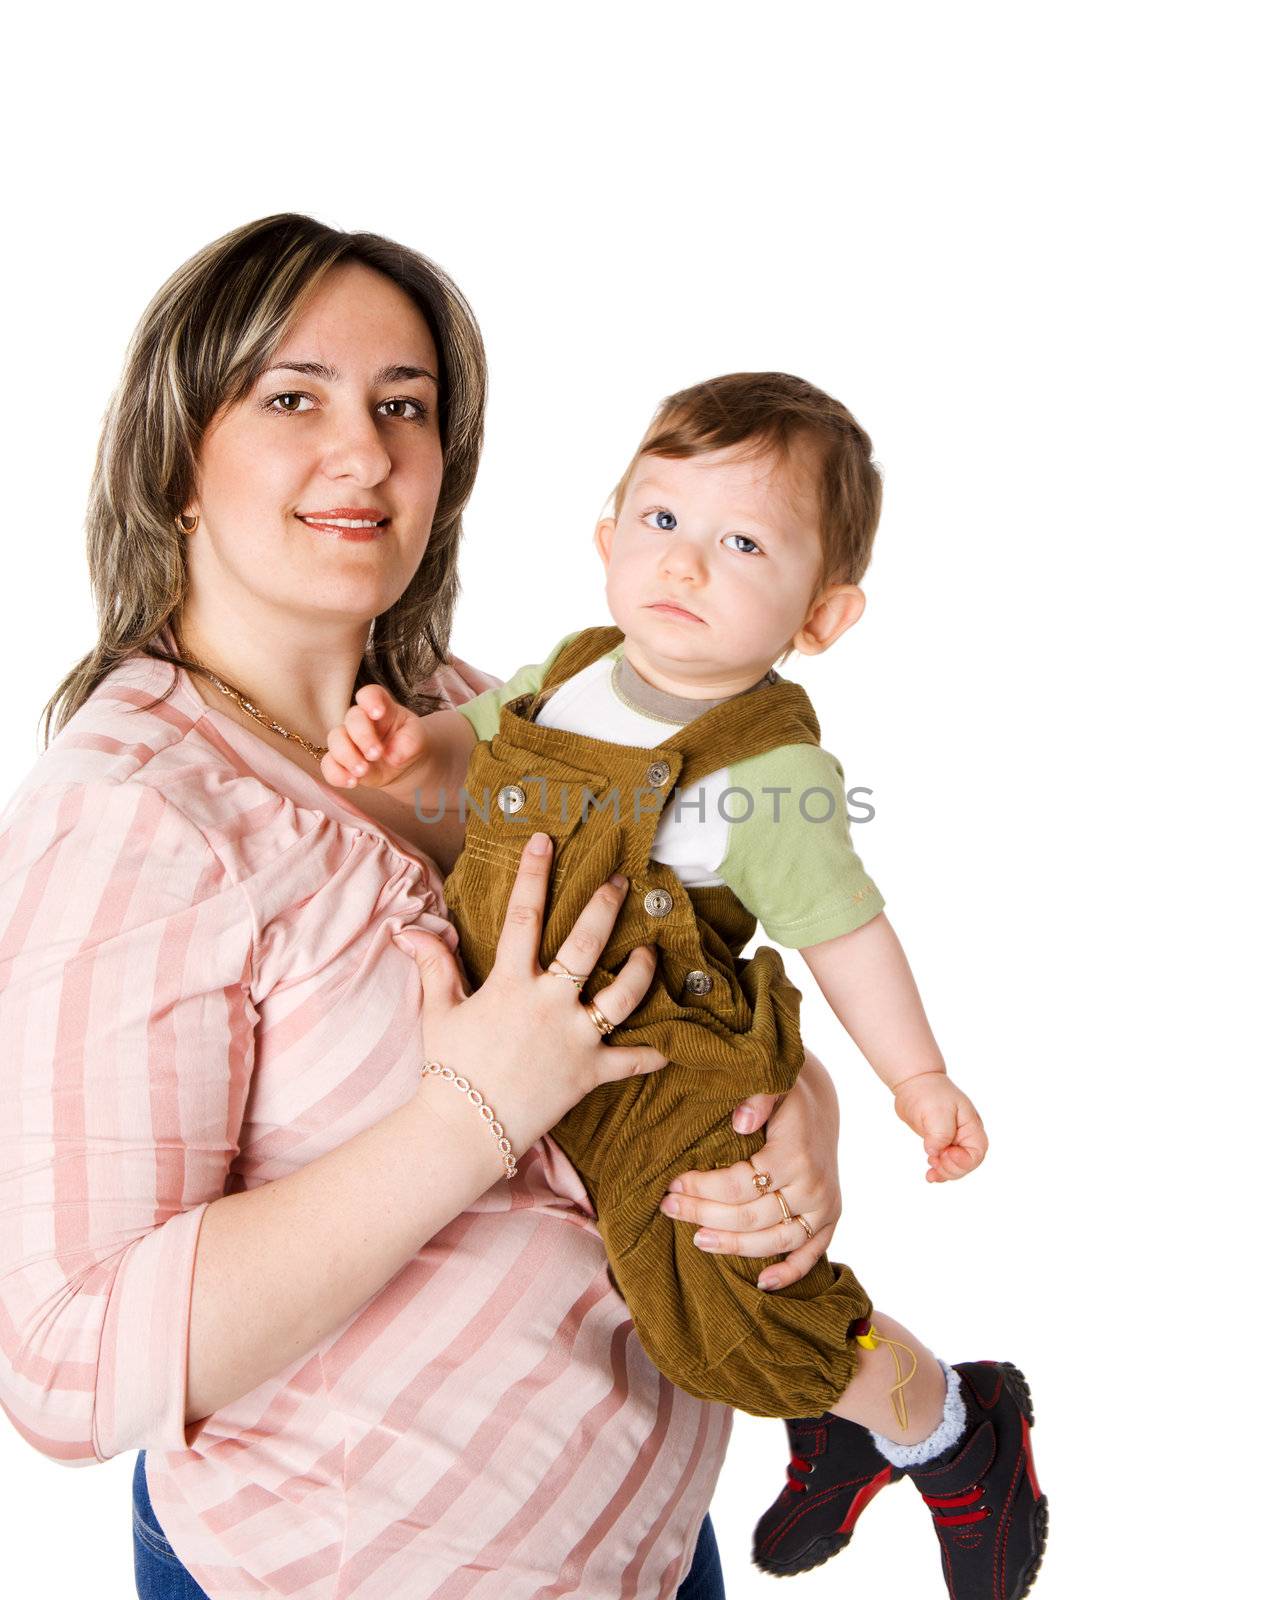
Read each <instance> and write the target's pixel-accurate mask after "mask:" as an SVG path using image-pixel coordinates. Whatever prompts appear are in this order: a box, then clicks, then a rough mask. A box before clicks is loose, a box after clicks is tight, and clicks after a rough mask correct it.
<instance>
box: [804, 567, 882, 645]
mask: <svg viewBox="0 0 1282 1600" xmlns="http://www.w3.org/2000/svg"><path fill="white" fill-rule="evenodd" d="M866 600H867V596H866V595H865V594H864V591H863V590H862V589H861V588H860V587H859V585H858V584H857V583H835V584H833V585H832V587H831V588H828V589H825V590H824V591H823V592H822V594H819V595H817V596H816V597H815V599H814V601H813V602H812V603H811V606H810V610H809V612H808V613H807V615H806V620H805V621H804V622H803V623H802V624H801V626H800V627H799V628H798V629H797V631H796V633H794V634H793V636H792V648H793V649H794V650H800V651H801V653H802V655H803V656H818V655H822V654H823V652H824V651H825V650H827V649H828V647H829V646H830V645H834V644H836V642H837V640H838V639H840V638H841V636H842V634H843V633H845V631H846V629H847V628H853V627H854V625H855V623H856V622H858V621H859V619H860V617H862V616H863V614H864V604H865V601H866Z"/></svg>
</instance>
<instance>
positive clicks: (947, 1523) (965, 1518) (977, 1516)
mask: <svg viewBox="0 0 1282 1600" xmlns="http://www.w3.org/2000/svg"><path fill="white" fill-rule="evenodd" d="M987 1515H988V1511H987V1509H985V1510H983V1511H963V1512H962V1513H961V1515H960V1516H956V1517H941V1516H940V1515H939V1514H938V1512H936V1514H935V1521H936V1522H937V1523H938V1524H939V1526H940V1527H941V1528H955V1527H957V1526H958V1524H959V1523H962V1522H982V1521H983V1520H984V1518H985V1517H986V1516H987Z"/></svg>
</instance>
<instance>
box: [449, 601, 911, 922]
mask: <svg viewBox="0 0 1282 1600" xmlns="http://www.w3.org/2000/svg"><path fill="white" fill-rule="evenodd" d="M578 631H579V630H577V629H576V630H575V632H574V633H569V634H567V635H566V636H565V638H564V639H561V640H559V641H558V642H557V644H556V645H555V646H554V647H553V649H552V651H551V652H550V653H549V655H548V656H547V658H546V660H544V661H542V662H538V663H536V664H532V665H529V666H524V667H521V668H520V669H519V670H518V671H517V672H516V673H514V674H513V676H512V677H511V678H509V679H508V681H507V682H506V683H504V684H501V685H500V686H499V687H498V688H497V689H489V690H486V692H485V693H484V694H480V695H477V697H476V698H475V699H474V700H469V701H467V702H466V703H465V704H463V705H461V706H459V707H458V710H459V711H460V712H461V713H462V715H463V716H464V717H466V718H467V720H468V721H469V722H470V723H471V725H472V728H473V730H474V731H475V733H476V737H477V738H478V739H479V740H484V739H491V738H493V736H494V735H495V734H496V733H497V732H498V727H499V708H500V706H502V705H505V704H506V703H507V702H508V701H509V700H514V699H516V698H517V697H518V696H520V695H523V694H531V693H537V692H538V690H539V689H541V688H542V686H543V680H544V679H545V678H546V676H547V674H548V671H549V669H550V668H551V666H552V663H553V662H554V661H555V660H556V658H557V656H558V655H559V654H560V652H561V650H562V649H563V648H564V646H565V645H567V644H568V643H569V642H570V640H571V639H573V638H575V637H576V636H577V633H578ZM622 656H623V645H622V643H621V642H620V643H619V644H618V645H616V646H615V648H614V649H613V650H611V651H609V652H607V654H606V655H605V656H604V657H603V658H602V661H603V662H605V663H607V664H608V663H612V662H613V663H617V662H618V661H619V660H620V658H621V657H622ZM626 665H627V663H626V662H625V666H626ZM594 670H598V671H599V670H601V669H599V668H598V664H597V663H594V664H593V665H592V666H590V667H588V668H586V669H585V672H584V673H583V674H580V675H576V677H575V678H571V679H570V680H569V683H570V684H575V683H577V681H578V678H579V677H586V675H587V674H588V673H592V672H593V671H594ZM634 683H635V680H634ZM565 687H566V685H562V688H565ZM600 687H601V688H604V685H601V686H600ZM638 687H640V686H639V685H638ZM560 692H561V691H560V690H558V691H557V694H560ZM651 695H652V697H653V702H654V704H655V705H656V706H658V707H660V708H664V709H667V708H670V707H673V706H675V705H677V704H679V702H677V701H676V700H675V697H671V696H665V695H663V694H662V693H661V692H660V691H658V690H651ZM553 700H555V696H554V697H553ZM553 700H550V701H549V708H551V706H552V703H553ZM713 703H715V702H708V705H711V704H713ZM619 715H621V716H622V717H623V718H624V719H625V723H626V719H628V718H629V717H630V718H631V723H630V725H625V726H624V728H623V730H622V732H621V731H620V729H619V728H616V727H613V726H610V727H606V726H601V727H587V726H579V725H578V724H573V726H574V727H575V730H576V731H578V732H581V733H586V734H589V735H592V736H594V737H597V738H603V739H609V740H610V741H611V742H613V743H616V744H638V745H643V746H646V745H649V746H655V745H661V744H662V743H663V730H664V727H665V726H667V727H669V728H670V727H672V726H673V724H674V721H676V720H678V719H679V717H680V712H677V713H676V715H675V716H674V715H673V714H672V711H671V710H670V709H669V710H668V714H667V715H666V716H664V717H656V716H655V714H654V710H653V709H650V711H649V712H648V715H649V718H650V721H651V728H652V730H653V732H652V736H650V732H651V730H650V729H648V728H646V727H645V725H644V722H643V721H642V722H638V721H637V718H638V716H641V717H645V716H646V715H647V711H646V708H645V707H644V706H637V705H635V704H634V703H632V702H624V703H623V709H622V711H621V712H620V713H619ZM567 725H571V724H564V723H559V722H558V723H557V726H567ZM703 785H706V786H707V792H708V794H711V795H713V796H715V804H714V805H713V806H711V807H709V805H708V804H707V803H706V801H705V805H704V813H705V818H704V820H703V821H700V819H699V815H698V810H697V806H696V799H697V791H698V789H699V788H701V787H703ZM703 785H694V786H692V789H691V791H690V792H689V793H685V792H678V793H676V794H675V796H674V798H673V799H672V800H670V801H669V803H668V805H667V806H666V807H665V809H664V814H663V818H662V819H661V821H660V824H659V828H660V830H663V829H664V828H665V827H680V828H683V829H689V828H695V829H700V830H702V832H703V833H704V834H705V835H706V838H707V851H708V853H707V855H706V856H704V857H701V861H700V864H701V866H706V867H707V868H708V870H709V871H710V872H711V873H712V874H713V875H714V880H715V879H720V881H721V882H723V883H726V884H728V885H729V887H730V888H731V889H733V890H734V892H735V894H736V895H737V896H738V897H739V899H740V900H741V901H742V902H743V904H744V905H745V906H746V907H747V909H748V910H749V911H750V912H751V913H752V914H753V916H755V917H756V918H757V920H758V922H759V923H760V924H761V926H762V928H763V929H764V931H765V933H766V935H767V937H768V938H770V939H772V940H774V942H775V943H776V944H781V945H784V946H785V947H787V948H789V949H794V950H796V949H804V948H806V947H807V946H809V945H814V944H822V943H823V942H824V940H826V939H836V938H838V937H840V935H842V934H844V933H850V932H852V931H853V930H854V929H855V928H858V927H862V926H863V924H864V923H865V922H870V921H871V920H872V919H873V917H875V916H876V915H877V914H878V912H880V911H882V910H883V909H884V907H885V903H886V902H885V900H884V899H883V898H882V896H881V893H880V891H879V890H878V888H877V886H876V884H875V883H874V882H873V881H872V879H871V878H870V877H869V876H868V874H867V873H866V872H865V871H864V867H863V863H862V862H861V861H860V859H859V857H858V855H857V854H856V853H855V849H854V846H853V844H852V842H851V837H850V821H849V818H848V816H847V811H846V777H845V772H844V771H843V769H842V766H841V763H840V762H839V761H838V760H837V758H836V757H835V756H833V755H832V754H831V753H830V752H829V751H827V750H825V749H824V748H823V747H822V746H821V745H814V744H789V745H780V746H778V747H777V748H776V749H774V750H767V751H764V752H763V753H762V754H760V755H756V756H752V757H750V758H749V759H747V760H745V761H734V762H731V763H729V765H728V766H727V767H725V768H723V769H722V770H721V772H720V773H714V774H711V775H710V776H709V777H708V778H706V779H704V780H703ZM734 791H740V792H738V793H736V792H734ZM678 802H679V805H678ZM674 808H676V811H675V814H673V815H672V816H671V818H670V814H672V813H674ZM710 809H711V810H712V811H714V812H715V816H714V817H713V818H711V819H709V818H708V817H707V813H708V811H709V810H710ZM658 843H659V840H658V837H657V836H656V847H657V846H658ZM657 853H658V852H657V848H656V855H657ZM685 853H686V852H684V851H683V855H684V854H685ZM660 859H662V858H660ZM675 870H679V869H675ZM693 881H695V882H697V881H699V879H698V878H697V877H696V878H695V879H694V880H693Z"/></svg>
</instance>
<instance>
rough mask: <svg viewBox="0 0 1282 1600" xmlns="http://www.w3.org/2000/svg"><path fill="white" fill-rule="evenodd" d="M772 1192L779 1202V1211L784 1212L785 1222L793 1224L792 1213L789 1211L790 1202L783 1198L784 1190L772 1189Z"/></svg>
mask: <svg viewBox="0 0 1282 1600" xmlns="http://www.w3.org/2000/svg"><path fill="white" fill-rule="evenodd" d="M770 1192H771V1193H772V1194H773V1195H774V1197H775V1199H776V1200H777V1201H778V1202H779V1209H780V1210H781V1211H782V1212H783V1220H784V1221H785V1222H791V1221H792V1212H791V1211H789V1210H788V1202H787V1201H786V1200H785V1199H784V1197H783V1190H782V1189H772V1190H771V1191H770Z"/></svg>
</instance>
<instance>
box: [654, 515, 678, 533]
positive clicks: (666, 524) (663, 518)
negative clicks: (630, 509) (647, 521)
mask: <svg viewBox="0 0 1282 1600" xmlns="http://www.w3.org/2000/svg"><path fill="white" fill-rule="evenodd" d="M654 518H655V521H656V522H657V523H658V525H659V526H660V527H661V528H662V529H663V531H664V532H665V533H671V532H672V530H673V528H675V527H676V525H677V519H676V517H675V516H674V515H673V513H672V512H671V511H656V512H655V514H654Z"/></svg>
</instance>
